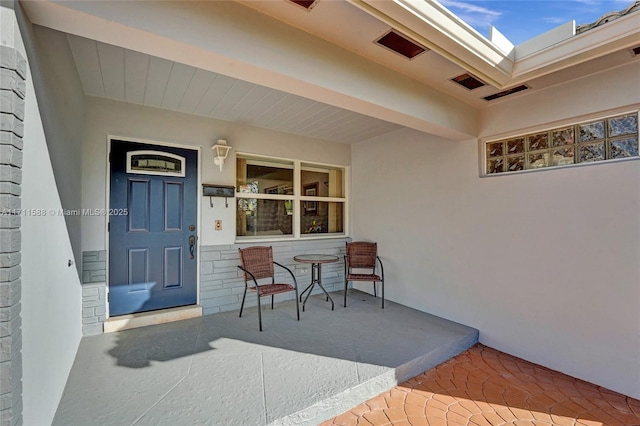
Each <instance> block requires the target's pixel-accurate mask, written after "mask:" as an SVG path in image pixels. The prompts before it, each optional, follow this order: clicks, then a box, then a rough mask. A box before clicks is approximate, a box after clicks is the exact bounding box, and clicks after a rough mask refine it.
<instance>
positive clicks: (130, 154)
mask: <svg viewBox="0 0 640 426" xmlns="http://www.w3.org/2000/svg"><path fill="white" fill-rule="evenodd" d="M110 158H111V180H110V206H109V207H110V210H109V213H110V216H109V315H111V316H114V315H124V314H130V313H134V312H144V311H151V310H157V309H164V308H172V307H176V306H184V305H193V304H195V303H196V292H197V284H196V272H197V250H196V238H197V232H196V220H197V213H196V208H197V198H196V197H197V180H198V179H197V160H198V156H197V151H194V150H190V149H181V148H174V147H164V146H162V147H160V146H155V145H149V144H142V143H134V142H125V141H116V140H112V142H111V156H110Z"/></svg>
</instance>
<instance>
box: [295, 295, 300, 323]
mask: <svg viewBox="0 0 640 426" xmlns="http://www.w3.org/2000/svg"><path fill="white" fill-rule="evenodd" d="M298 300H299V297H298V289H297V288H296V314H297V315H298V321H300V302H299V301H298Z"/></svg>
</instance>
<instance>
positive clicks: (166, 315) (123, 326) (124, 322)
mask: <svg viewBox="0 0 640 426" xmlns="http://www.w3.org/2000/svg"><path fill="white" fill-rule="evenodd" d="M201 316H202V306H200V305H190V306H180V307H177V308H169V309H162V310H159V311H149V312H140V313H136V314H128V315H120V316H117V317H111V318H108V319H107V320H106V321H105V322H104V332H105V333H112V332H114V331H122V330H128V329H130V328H138V327H146V326H148V325H156V324H164V323H167V322H173V321H180V320H184V319H189V318H196V317H201Z"/></svg>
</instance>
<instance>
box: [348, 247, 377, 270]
mask: <svg viewBox="0 0 640 426" xmlns="http://www.w3.org/2000/svg"><path fill="white" fill-rule="evenodd" d="M346 254H347V265H348V267H349V268H375V267H376V256H377V254H378V244H377V243H369V242H365V241H353V242H350V243H349V242H348V243H347V253H346Z"/></svg>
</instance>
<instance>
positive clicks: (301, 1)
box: [290, 0, 318, 10]
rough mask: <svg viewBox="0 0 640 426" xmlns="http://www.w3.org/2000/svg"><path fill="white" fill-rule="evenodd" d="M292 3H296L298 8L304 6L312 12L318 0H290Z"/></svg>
mask: <svg viewBox="0 0 640 426" xmlns="http://www.w3.org/2000/svg"><path fill="white" fill-rule="evenodd" d="M290 1H291V3H295V4H297V5H298V6H302V7H304V8H305V9H307V10H311V9H313V6H315V5H316V2H317V1H318V0H290Z"/></svg>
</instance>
